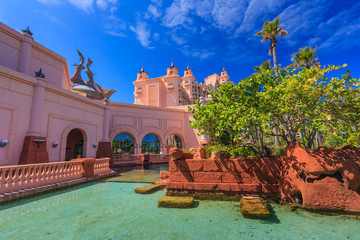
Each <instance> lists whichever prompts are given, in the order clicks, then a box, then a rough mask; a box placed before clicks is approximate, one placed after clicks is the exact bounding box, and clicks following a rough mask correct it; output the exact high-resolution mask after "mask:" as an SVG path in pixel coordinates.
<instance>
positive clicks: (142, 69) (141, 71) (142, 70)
mask: <svg viewBox="0 0 360 240" xmlns="http://www.w3.org/2000/svg"><path fill="white" fill-rule="evenodd" d="M139 73H147V74H149V73H148V72H145V69H144V65H142V67H141V70H140V71H139Z"/></svg>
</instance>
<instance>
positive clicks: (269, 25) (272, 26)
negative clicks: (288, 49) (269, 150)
mask: <svg viewBox="0 0 360 240" xmlns="http://www.w3.org/2000/svg"><path fill="white" fill-rule="evenodd" d="M279 21H280V16H279V17H277V18H275V19H274V21H272V22H271V21H266V22H264V26H263V29H262V30H261V31H260V32H258V33H256V35H258V36H262V37H263V39H261V41H262V42H265V41H267V40H269V39H270V49H269V55H270V56H271V55H272V56H273V61H274V68H275V74H276V75H278V72H277V70H276V69H277V67H278V62H277V55H276V43H277V37H284V36H286V35H288V32H287V31H285V30H284V29H283V27H284V24H281V25H280V26H279ZM274 133H275V135H276V136H275V146H280V141H279V136H277V134H278V131H277V127H275V128H274Z"/></svg>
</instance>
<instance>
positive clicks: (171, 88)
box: [164, 60, 181, 106]
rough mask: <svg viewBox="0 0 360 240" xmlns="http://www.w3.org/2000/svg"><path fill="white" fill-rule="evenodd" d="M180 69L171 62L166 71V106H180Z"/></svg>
mask: <svg viewBox="0 0 360 240" xmlns="http://www.w3.org/2000/svg"><path fill="white" fill-rule="evenodd" d="M178 70H179V68H177V67H175V65H174V62H173V61H172V60H171V65H170V67H169V68H168V69H166V72H167V74H166V76H165V77H164V83H165V86H166V100H165V102H166V106H178V105H179V87H180V83H181V77H180V76H179V74H178Z"/></svg>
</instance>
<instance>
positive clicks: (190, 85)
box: [182, 66, 196, 103]
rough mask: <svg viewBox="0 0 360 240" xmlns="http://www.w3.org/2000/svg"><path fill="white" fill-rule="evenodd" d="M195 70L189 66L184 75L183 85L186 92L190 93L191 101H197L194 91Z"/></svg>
mask: <svg viewBox="0 0 360 240" xmlns="http://www.w3.org/2000/svg"><path fill="white" fill-rule="evenodd" d="M192 71H193V70H192V69H190V68H189V66H187V68H186V69H185V71H184V76H183V77H182V86H183V88H184V90H185V91H186V93H187V94H188V96H189V98H190V101H191V103H194V102H195V99H194V95H193V94H194V93H195V91H196V90H195V84H194V81H195V77H194V75H193V72H192Z"/></svg>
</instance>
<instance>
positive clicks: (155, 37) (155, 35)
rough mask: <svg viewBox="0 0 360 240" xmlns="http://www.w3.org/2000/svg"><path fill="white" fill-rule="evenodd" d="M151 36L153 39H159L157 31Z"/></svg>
mask: <svg viewBox="0 0 360 240" xmlns="http://www.w3.org/2000/svg"><path fill="white" fill-rule="evenodd" d="M153 38H154V40H155V41H157V40H159V39H160V34H159V33H154V35H153Z"/></svg>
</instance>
